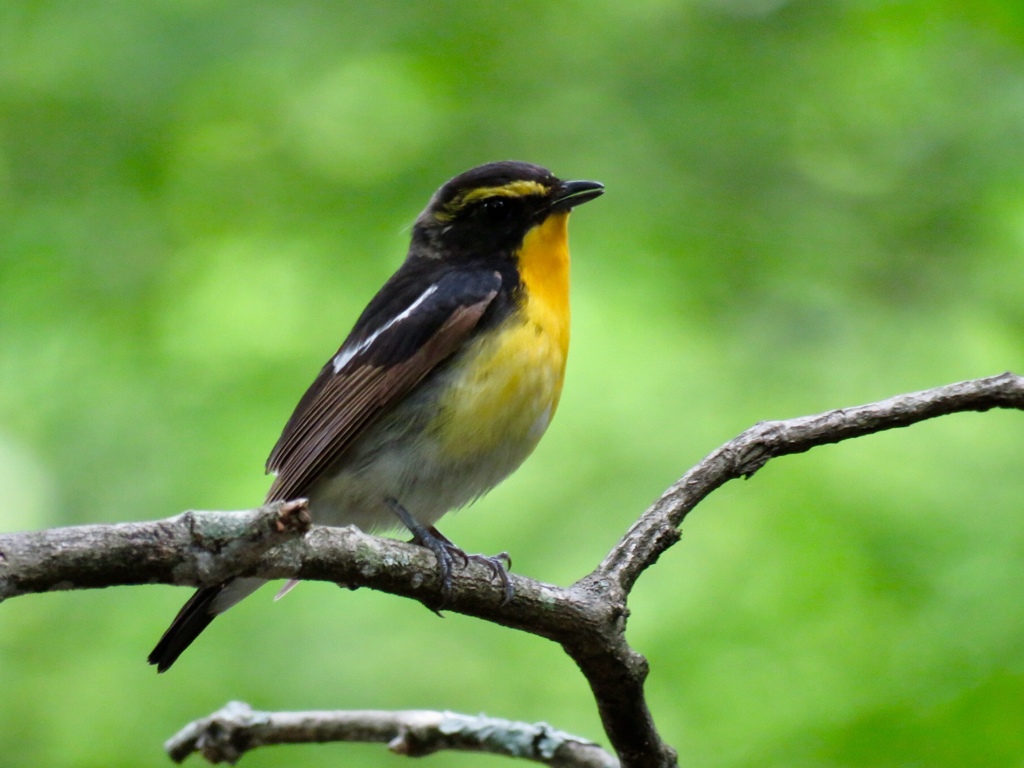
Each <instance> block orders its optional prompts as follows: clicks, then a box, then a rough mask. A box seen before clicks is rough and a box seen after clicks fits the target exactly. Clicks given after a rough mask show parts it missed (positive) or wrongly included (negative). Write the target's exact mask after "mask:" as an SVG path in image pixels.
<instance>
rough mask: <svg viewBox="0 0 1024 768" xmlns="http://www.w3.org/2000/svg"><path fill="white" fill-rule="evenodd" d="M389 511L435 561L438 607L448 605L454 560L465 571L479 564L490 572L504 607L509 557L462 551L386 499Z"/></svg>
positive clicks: (509, 589)
mask: <svg viewBox="0 0 1024 768" xmlns="http://www.w3.org/2000/svg"><path fill="white" fill-rule="evenodd" d="M387 504H388V506H389V507H390V508H391V511H392V512H394V513H395V515H396V516H397V517H398V519H399V520H401V521H402V524H403V525H404V526H405V527H406V528H408V529H409V532H410V533H412V543H413V544H418V545H419V546H421V547H426V548H427V549H429V550H430V551H431V552H433V553H434V557H435V558H437V568H438V571H439V572H440V575H441V607H444V606H445V605H447V604H448V601H449V598H450V597H451V593H452V571H453V570H454V567H455V561H456V560H459V561H461V567H462V568H466V567H468V566H469V564H470V563H471V562H474V563H480V564H481V565H483V566H484V567H486V568H487V570H489V571H490V572H491V581H500V582H501V586H502V589H503V590H504V592H505V597H504V599H503V600H502V602H501V604H502V605H507V604H508V603H509V602H510V601H511V600H512V597H513V595H514V594H515V590H514V589H513V587H512V580H511V579H509V576H508V569H509V568H511V567H512V558H511V557H509V554H508V552H502V553H501V554H498V555H494V556H493V557H488V556H487V555H469V554H466V552H465V550H463V549H462V548H461V547H459V546H457V545H456V544H455V543H453V542H452V541H451V539H449V538H448V537H447V536H445V535H444V534H443V533H441V532H440V531H439V530H437V528H434V527H433V526H430V527H429V528H428V527H426V526H424V525H422V524H420V523H419V522H418V521H417V520H416V519H415V518H414V517H413V516H412V515H410V514H409V512H408V511H407V510H406V509H405V507H403V506H402V505H401V504H399V503H398V502H397V501H396V500H395V499H388V500H387Z"/></svg>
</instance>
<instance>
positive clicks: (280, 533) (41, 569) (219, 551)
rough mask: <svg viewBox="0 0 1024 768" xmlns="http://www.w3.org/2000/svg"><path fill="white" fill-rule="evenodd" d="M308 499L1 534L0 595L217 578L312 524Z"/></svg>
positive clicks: (252, 561) (244, 568) (246, 564)
mask: <svg viewBox="0 0 1024 768" xmlns="http://www.w3.org/2000/svg"><path fill="white" fill-rule="evenodd" d="M309 526H310V517H309V510H308V509H307V506H306V502H305V500H301V499H300V500H298V501H290V502H287V503H282V502H275V503H273V504H268V505H267V506H266V507H261V508H260V509H254V510H248V511H245V512H182V513H181V514H180V515H175V516H174V517H169V518H167V519H166V520H157V521H154V522H147V523H119V524H115V525H79V526H74V527H70V528H51V529H49V530H45V531H31V532H26V533H4V534H0V601H3V600H6V599H7V598H9V597H15V596H16V595H23V594H28V593H32V592H48V591H50V590H65V589H95V588H98V587H113V586H121V585H128V584H156V583H161V584H186V585H189V586H194V587H204V586H210V585H212V584H219V583H220V582H222V581H224V580H226V579H227V578H229V577H231V576H234V575H236V574H238V573H240V572H244V571H247V570H249V569H251V568H252V567H254V566H255V565H256V564H257V563H259V562H260V561H261V559H262V558H263V556H264V555H265V554H266V553H267V551H268V550H270V549H272V548H273V547H275V546H277V545H279V544H281V543H283V542H285V541H288V540H289V539H294V538H295V537H296V536H299V535H301V534H303V533H305V532H306V531H307V530H309Z"/></svg>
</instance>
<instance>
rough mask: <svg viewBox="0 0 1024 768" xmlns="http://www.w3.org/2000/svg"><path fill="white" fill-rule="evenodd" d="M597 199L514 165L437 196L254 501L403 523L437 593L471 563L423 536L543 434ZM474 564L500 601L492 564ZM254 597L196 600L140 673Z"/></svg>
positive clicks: (337, 518) (496, 563)
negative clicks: (490, 578) (580, 254)
mask: <svg viewBox="0 0 1024 768" xmlns="http://www.w3.org/2000/svg"><path fill="white" fill-rule="evenodd" d="M603 191H604V187H603V186H602V185H601V184H599V183H598V182H596V181H562V180H560V179H558V178H556V177H555V176H553V175H552V174H551V173H550V171H548V170H546V169H544V168H541V167H539V166H536V165H531V164H529V163H521V162H500V163H490V164H487V165H482V166H479V167H477V168H473V169H471V170H469V171H466V172H465V173H463V174H461V175H459V176H456V177H455V178H454V179H452V180H451V181H449V182H447V183H446V184H445V185H444V186H442V187H441V188H440V189H439V190H438V191H437V192H436V193H435V194H434V196H433V197H432V198H431V200H430V203H429V204H428V205H427V207H426V209H425V210H424V211H423V213H421V214H420V216H419V217H418V218H417V219H416V223H415V225H414V226H413V229H412V242H411V244H410V246H409V254H408V256H407V257H406V259H405V261H404V262H403V264H402V265H401V267H399V269H398V271H397V272H395V274H394V275H392V276H391V278H390V279H389V280H388V281H387V282H386V283H385V284H384V287H383V288H381V289H380V291H379V292H378V293H377V295H376V296H374V297H373V299H372V300H371V301H370V304H369V306H367V307H366V309H365V310H364V311H363V313H362V315H360V317H359V319H358V320H357V321H356V324H355V327H354V328H353V329H352V331H351V333H349V335H348V338H347V339H345V343H344V344H342V345H341V348H340V349H339V350H338V352H337V353H336V354H335V355H334V357H332V358H331V359H330V360H329V361H328V363H327V364H326V365H325V366H324V367H323V370H321V371H320V375H319V376H317V378H316V380H315V381H314V382H313V384H312V386H310V388H309V389H308V390H307V392H306V394H305V395H303V397H302V399H301V400H300V401H299V404H298V406H296V408H295V412H294V413H293V414H292V417H291V418H290V419H289V420H288V423H287V424H286V425H285V428H284V432H283V433H282V435H281V437H280V439H279V440H278V442H277V445H276V446H274V450H273V451H272V452H271V454H270V458H269V459H268V460H267V471H268V472H274V473H276V474H277V477H276V478H275V479H274V482H273V485H272V486H271V488H270V491H269V493H268V494H267V501H268V502H269V501H278V500H288V499H295V498H300V497H306V498H308V499H309V504H310V512H311V514H312V517H313V520H314V521H315V522H317V523H320V524H325V525H356V526H358V527H359V528H361V529H362V530H364V531H376V530H382V529H387V528H394V527H396V526H398V525H404V526H405V527H407V528H408V529H409V530H410V531H411V532H412V534H413V540H414V541H415V542H417V543H419V544H422V545H424V546H427V547H429V548H430V549H431V550H433V552H434V553H435V555H436V556H437V560H438V566H439V568H440V572H441V578H442V584H443V585H444V588H445V590H447V589H449V588H450V584H451V581H450V580H451V571H452V567H453V563H454V560H455V559H460V560H462V561H463V562H466V559H467V557H469V556H467V555H465V554H464V553H463V552H462V551H461V550H460V549H458V548H457V547H455V546H454V545H453V544H452V543H451V542H450V541H448V540H447V539H446V538H445V537H444V536H442V535H441V533H440V532H439V531H438V530H437V529H436V528H434V527H433V526H434V523H435V522H437V520H438V519H440V518H441V516H442V515H444V514H445V513H446V512H448V511H449V510H452V509H455V508H458V507H461V506H464V505H466V504H468V503H469V502H471V501H473V500H474V499H476V498H478V497H479V496H481V495H482V494H484V493H486V492H487V491H489V490H490V489H491V488H493V487H494V486H495V485H497V484H498V483H500V482H501V481H502V480H503V479H505V478H506V477H507V476H508V475H509V474H510V473H511V472H513V471H514V470H515V469H516V468H517V467H518V466H519V465H520V464H521V463H522V462H523V460H524V459H526V457H527V456H528V455H529V454H530V453H531V452H532V451H533V449H534V447H536V445H537V442H538V441H539V440H540V438H541V435H543V434H544V431H545V430H546V429H547V426H548V423H549V422H550V421H551V417H552V416H553V415H554V412H555V408H556V407H557V406H558V400H559V397H560V395H561V392H562V380H563V376H564V373H565V362H566V355H567V353H568V350H569V247H568V232H567V224H568V218H569V212H570V211H571V210H572V209H573V208H574V207H576V206H578V205H581V204H583V203H585V202H587V201H589V200H593V199H594V198H596V197H598V196H599V195H600V194H601V193H602V192H603ZM472 557H474V558H479V556H472ZM479 559H483V560H485V561H487V562H488V563H489V564H490V566H491V567H492V570H493V571H494V573H495V574H497V575H498V576H500V577H501V578H502V579H503V580H504V583H505V587H506V594H507V595H509V596H510V595H511V592H510V589H511V588H510V586H509V582H508V576H507V573H506V572H505V570H504V567H503V564H502V563H501V562H500V560H499V559H497V558H479ZM264 583H265V582H264V580H262V579H255V578H236V579H232V580H230V581H228V582H226V583H224V584H220V585H218V586H213V587H207V588H204V589H200V590H199V591H198V592H196V594H195V595H194V596H193V597H192V599H190V600H189V601H188V602H187V603H186V604H185V606H184V607H183V608H182V609H181V611H180V612H179V613H178V615H177V617H176V618H175V619H174V621H173V623H172V624H171V626H170V627H169V628H168V630H167V631H166V632H165V633H164V635H163V637H162V638H161V639H160V642H159V643H157V645H156V648H154V649H153V652H152V653H151V654H150V656H149V662H150V663H151V664H155V665H156V666H157V669H158V670H159V671H161V672H163V671H164V670H166V669H167V668H168V667H170V666H171V664H173V663H174V661H175V660H176V659H177V658H178V656H179V655H180V654H181V652H182V651H184V650H185V648H187V647H188V646H189V644H191V643H192V641H193V640H195V638H196V637H198V635H199V633H200V632H202V631H203V630H204V629H205V628H206V627H207V625H209V623H210V622H211V621H213V619H214V617H215V616H217V615H219V614H221V613H223V612H224V611H226V610H227V609H228V608H230V607H231V606H233V605H234V604H235V603H237V602H238V601H240V600H241V599H242V598H244V597H246V596H248V595H250V594H251V593H252V592H254V591H255V590H256V589H257V588H259V587H260V586H261V585H263V584H264Z"/></svg>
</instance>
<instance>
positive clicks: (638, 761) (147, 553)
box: [0, 373, 1024, 768]
mask: <svg viewBox="0 0 1024 768" xmlns="http://www.w3.org/2000/svg"><path fill="white" fill-rule="evenodd" d="M992 408H1011V409H1017V410H1024V379H1022V378H1021V377H1020V376H1016V375H1014V374H1012V373H1005V374H1002V375H1000V376H993V377H990V378H985V379H977V380H974V381H966V382H960V383H956V384H950V385H947V386H944V387H938V388H936V389H930V390H926V391H922V392H915V393H911V394H906V395H899V396H897V397H893V398H889V399H888V400H883V401H881V402H877V403H872V404H869V405H862V406H857V407H852V408H842V409H838V410H834V411H828V412H826V413H822V414H818V415H815V416H805V417H801V418H796V419H788V420H785V421H769V422H762V423H760V424H757V425H755V426H754V427H751V428H750V429H748V430H747V431H745V432H743V433H742V434H740V435H739V436H737V437H736V438H734V439H732V440H730V441H729V442H728V443H726V444H725V445H723V446H721V447H720V448H718V449H717V450H715V451H713V452H712V453H710V454H709V455H708V456H706V457H705V458H704V459H703V460H702V461H701V462H700V463H699V464H697V465H696V466H694V467H693V468H692V469H691V470H689V471H688V472H687V473H686V474H685V475H684V476H683V477H682V478H680V480H679V481H678V482H676V483H675V484H674V485H673V486H672V487H671V488H669V489H668V490H667V491H665V493H664V494H662V496H661V497H660V498H659V499H658V500H657V501H655V502H654V504H653V505H651V507H650V508H649V509H647V511H646V512H644V514H643V515H642V516H641V517H640V518H639V519H638V520H637V521H636V523H634V524H633V526H632V527H631V528H630V529H629V531H627V532H626V534H625V535H624V536H623V538H622V540H621V541H620V542H619V543H618V544H616V546H615V547H614V548H613V549H612V551H611V552H610V553H609V554H608V555H607V556H606V557H605V559H604V561H603V562H602V563H601V564H600V565H598V566H597V568H596V569H595V570H594V571H593V572H591V573H590V574H588V575H587V576H585V577H584V578H582V579H580V580H579V581H578V582H576V583H575V584H573V585H572V586H570V587H558V586H555V585H552V584H545V583H542V582H539V581H534V580H531V579H526V578H524V577H521V576H512V582H513V586H514V588H515V597H514V599H513V600H512V601H511V602H510V603H508V604H505V603H504V597H505V596H504V591H503V589H502V586H501V585H500V584H496V583H493V582H492V581H491V580H490V576H491V574H490V572H489V571H488V570H487V569H486V568H485V567H483V566H481V565H478V564H471V565H469V566H468V567H467V568H466V569H465V570H464V571H462V572H460V573H459V574H457V578H456V579H454V582H453V585H452V592H451V596H450V599H449V600H448V601H447V602H445V604H444V607H445V609H446V610H453V611H458V612H460V613H463V614H466V615H469V616H475V617H478V618H481V619H484V620H487V621H492V622H495V623H498V624H502V625H504V626H507V627H511V628H513V629H518V630H521V631H524V632H530V633H532V634H536V635H540V636H542V637H546V638H549V639H551V640H554V641H556V642H558V643H560V644H561V645H562V647H563V648H564V649H565V650H566V652H567V653H568V654H569V655H570V656H571V657H572V658H573V660H574V661H575V662H576V663H577V665H578V666H579V668H580V670H581V671H582V672H583V674H584V676H585V677H586V679H587V681H588V682H589V684H590V687H591V690H592V691H593V693H594V697H595V700H596V702H597V706H598V710H599V712H600V714H601V719H602V722H603V725H604V728H605V731H606V733H607V735H608V738H609V741H610V742H611V745H612V746H613V748H614V749H615V752H616V754H617V755H618V758H619V760H620V761H621V765H622V766H623V768H669V767H670V766H675V765H676V764H677V763H676V755H675V752H674V751H673V750H672V748H671V747H669V746H668V745H667V744H665V743H664V742H663V741H662V740H661V738H660V736H659V735H658V732H657V729H656V727H655V724H654V719H653V717H652V716H651V713H650V711H649V709H648V707H647V704H646V699H645V697H644V690H643V687H644V681H645V680H646V677H647V662H646V660H645V659H644V658H643V657H642V656H641V655H640V654H638V653H636V652H635V651H634V650H633V649H632V648H630V647H629V645H628V643H627V642H626V637H625V627H626V618H627V616H628V609H627V600H628V597H629V593H630V590H631V589H632V588H633V585H634V584H635V583H636V580H637V578H639V576H640V575H641V574H642V573H643V571H644V570H646V569H647V568H649V567H650V566H651V565H653V564H654V562H655V561H656V560H657V559H658V557H659V556H660V555H661V553H662V552H664V551H665V550H666V549H668V548H669V547H670V546H672V545H673V544H674V543H675V542H676V541H678V539H679V526H680V524H681V523H682V522H683V520H684V519H685V517H686V515H687V514H689V512H690V510H692V509H693V508H694V507H695V506H696V505H697V504H699V503H700V501H702V500H703V499H704V498H705V497H706V496H708V494H710V493H711V492H713V491H714V490H715V489H717V488H718V487H720V486H721V485H723V484H724V483H726V482H728V481H730V480H733V479H736V478H740V477H750V476H751V475H753V474H754V473H755V472H757V471H758V470H759V469H760V468H761V467H763V466H764V465H765V464H766V463H767V462H768V461H770V460H771V459H773V458H775V457H778V456H784V455H787V454H792V453H802V452H804V451H808V450H810V449H811V448H813V447H815V446H818V445H824V444H827V443H837V442H840V441H842V440H848V439H851V438H855V437H860V436H863V435H867V434H871V433H873V432H880V431H883V430H887V429H894V428H897V427H906V426H909V425H911V424H915V423H917V422H919V421H924V420H926V419H931V418H935V417H937V416H943V415H946V414H950V413H957V412H963V411H987V410H989V409H992ZM308 526H309V520H308V515H306V514H305V509H304V505H303V504H302V502H290V503H288V504H284V505H280V504H274V505H269V506H268V507H265V508H261V509H258V510H252V511H248V512H233V513H225V512H220V513H213V512H203V513H199V512H186V513H183V514H182V515H178V516H177V517H173V518H168V519H167V520H161V521H156V522H150V523H130V524H121V525H106V526H104V525H95V526H82V527H77V528H62V529H54V530H49V531H40V532H31V533H15V534H3V535H0V600H3V599H6V598H9V597H13V596H15V595H20V594H26V593H31V592H43V591H48V590H53V589H83V588H96V587H107V586H115V585H123V584H144V583H163V584H180V585H188V586H206V585H210V584H215V583H219V582H220V581H223V580H224V578H225V577H227V576H230V575H250V576H260V577H263V578H270V579H273V578H299V579H312V580H321V581H332V582H336V583H342V584H345V585H347V586H350V587H371V588H373V589H378V590H382V591H385V592H390V593H392V594H396V595H403V596H406V597H411V598H414V599H416V600H419V601H421V602H423V603H424V604H425V605H427V606H429V607H431V608H435V609H436V608H439V607H441V602H442V596H441V584H440V582H439V580H438V578H437V569H436V563H435V562H434V556H433V555H432V554H431V553H430V552H429V551H427V550H425V549H423V548H421V547H416V546H412V545H409V544H404V543H401V542H398V541H393V540H390V539H381V538H377V537H373V536H368V535H366V534H364V533H361V532H360V531H358V530H356V529H353V528H340V529H339V528H325V527H312V528H309V527H308ZM307 529H308V530H307Z"/></svg>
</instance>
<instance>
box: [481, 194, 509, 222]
mask: <svg viewBox="0 0 1024 768" xmlns="http://www.w3.org/2000/svg"><path fill="white" fill-rule="evenodd" d="M510 210H511V206H510V205H509V201H508V198H505V197H492V198H489V199H487V200H484V201H482V202H481V203H480V204H479V205H478V206H477V209H476V215H477V216H478V217H479V218H482V219H484V220H486V221H488V222H498V221H501V220H502V219H504V218H505V217H506V216H508V213H509V211H510Z"/></svg>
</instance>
